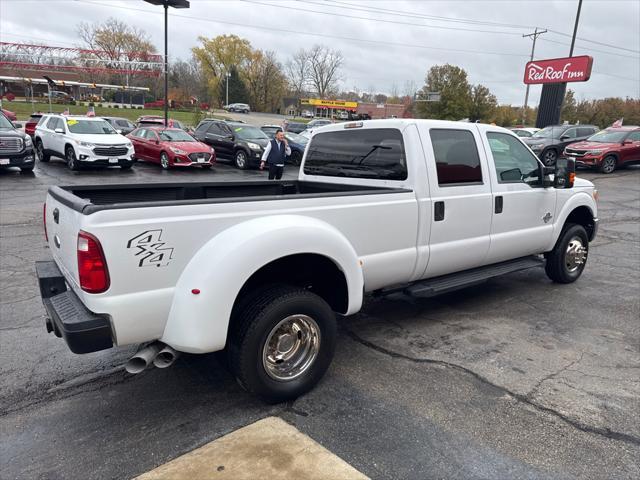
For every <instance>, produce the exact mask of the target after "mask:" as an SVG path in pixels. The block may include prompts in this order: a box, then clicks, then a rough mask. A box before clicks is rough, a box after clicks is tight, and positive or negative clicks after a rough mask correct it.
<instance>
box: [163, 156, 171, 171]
mask: <svg viewBox="0 0 640 480" xmlns="http://www.w3.org/2000/svg"><path fill="white" fill-rule="evenodd" d="M160 165H161V166H162V169H163V170H169V167H170V166H171V165H170V164H169V155H167V153H166V152H162V153H161V154H160Z"/></svg>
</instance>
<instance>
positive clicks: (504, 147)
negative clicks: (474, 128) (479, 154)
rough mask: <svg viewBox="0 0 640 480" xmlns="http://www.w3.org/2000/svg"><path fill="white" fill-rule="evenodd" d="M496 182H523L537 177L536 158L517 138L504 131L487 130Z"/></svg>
mask: <svg viewBox="0 0 640 480" xmlns="http://www.w3.org/2000/svg"><path fill="white" fill-rule="evenodd" d="M487 140H488V141H489V147H490V148H491V155H492V156H493V163H494V164H495V166H496V174H497V176H498V183H514V182H515V183H518V182H524V181H525V180H526V178H527V177H536V178H537V177H538V160H536V158H535V157H534V156H533V155H532V154H531V153H530V152H529V150H527V149H526V147H525V146H524V145H522V143H520V141H519V140H518V139H517V138H514V137H512V136H511V135H509V134H506V133H498V132H487Z"/></svg>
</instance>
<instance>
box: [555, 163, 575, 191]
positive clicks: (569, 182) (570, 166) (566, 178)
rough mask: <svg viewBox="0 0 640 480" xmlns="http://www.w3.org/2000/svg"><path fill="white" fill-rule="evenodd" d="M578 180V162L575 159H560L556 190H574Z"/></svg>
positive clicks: (557, 167)
mask: <svg viewBox="0 0 640 480" xmlns="http://www.w3.org/2000/svg"><path fill="white" fill-rule="evenodd" d="M575 179H576V161H575V159H573V158H565V157H558V159H557V160H556V172H555V176H554V178H553V186H554V187H556V188H573V182H574V180H575Z"/></svg>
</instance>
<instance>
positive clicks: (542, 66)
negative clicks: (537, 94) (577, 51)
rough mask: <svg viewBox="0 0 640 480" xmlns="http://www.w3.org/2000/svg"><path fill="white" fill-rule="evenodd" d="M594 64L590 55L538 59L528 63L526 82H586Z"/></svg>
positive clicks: (525, 71)
mask: <svg viewBox="0 0 640 480" xmlns="http://www.w3.org/2000/svg"><path fill="white" fill-rule="evenodd" d="M592 65H593V58H592V57H589V56H588V55H583V56H580V57H568V58H553V59H551V60H536V61H533V62H529V63H527V66H526V67H525V69H524V83H527V84H538V83H564V82H586V81H587V80H589V77H590V76H591V66H592Z"/></svg>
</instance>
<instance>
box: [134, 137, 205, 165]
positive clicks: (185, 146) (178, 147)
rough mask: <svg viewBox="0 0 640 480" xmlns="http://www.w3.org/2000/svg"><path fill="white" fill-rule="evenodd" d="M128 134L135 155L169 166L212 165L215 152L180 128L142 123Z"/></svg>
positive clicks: (140, 158) (138, 157)
mask: <svg viewBox="0 0 640 480" xmlns="http://www.w3.org/2000/svg"><path fill="white" fill-rule="evenodd" d="M127 138H129V139H130V140H131V143H133V148H134V149H135V152H136V153H135V155H136V158H137V159H139V160H146V161H148V162H154V163H159V164H160V165H162V168H164V169H165V170H166V169H168V168H171V167H193V166H196V167H202V168H211V167H212V166H213V164H214V163H215V162H216V152H215V150H214V149H213V148H211V147H210V146H209V145H206V144H204V143H201V142H199V141H197V140H196V139H195V138H193V137H192V136H191V135H189V134H188V133H187V132H185V131H184V130H180V129H179V128H164V127H141V128H137V129H136V130H134V131H133V132H131V133H130V134H129V135H127Z"/></svg>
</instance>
